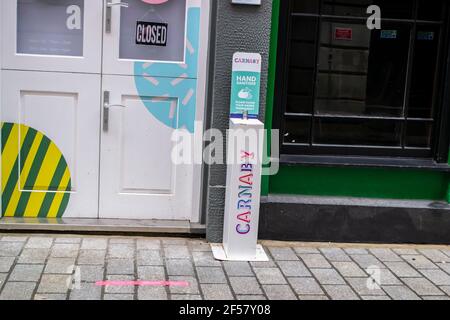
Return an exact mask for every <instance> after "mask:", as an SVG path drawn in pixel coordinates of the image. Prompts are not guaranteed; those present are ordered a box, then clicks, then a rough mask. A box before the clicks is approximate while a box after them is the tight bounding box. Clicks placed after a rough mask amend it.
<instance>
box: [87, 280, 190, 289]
mask: <svg viewBox="0 0 450 320" xmlns="http://www.w3.org/2000/svg"><path fill="white" fill-rule="evenodd" d="M95 285H96V286H97V287H106V286H108V287H183V288H186V287H189V282H187V281H97V282H96V283H95Z"/></svg>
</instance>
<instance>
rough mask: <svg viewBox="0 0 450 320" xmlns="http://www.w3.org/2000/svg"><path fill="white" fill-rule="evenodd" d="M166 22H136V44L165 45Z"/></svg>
mask: <svg viewBox="0 0 450 320" xmlns="http://www.w3.org/2000/svg"><path fill="white" fill-rule="evenodd" d="M167 34H168V24H167V23H159V22H144V21H138V22H137V23H136V44H138V45H147V46H160V47H165V46H167Z"/></svg>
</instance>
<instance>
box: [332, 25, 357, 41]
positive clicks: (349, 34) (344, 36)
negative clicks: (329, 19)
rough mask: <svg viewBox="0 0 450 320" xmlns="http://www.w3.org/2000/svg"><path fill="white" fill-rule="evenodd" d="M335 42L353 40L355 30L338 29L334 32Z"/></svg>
mask: <svg viewBox="0 0 450 320" xmlns="http://www.w3.org/2000/svg"><path fill="white" fill-rule="evenodd" d="M334 39H335V40H347V41H351V40H353V29H351V28H336V29H335V31H334Z"/></svg>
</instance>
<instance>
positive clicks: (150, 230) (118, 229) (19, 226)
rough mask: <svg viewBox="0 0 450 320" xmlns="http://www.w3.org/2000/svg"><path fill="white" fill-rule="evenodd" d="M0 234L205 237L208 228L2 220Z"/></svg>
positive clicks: (119, 221)
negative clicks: (35, 232) (44, 232)
mask: <svg viewBox="0 0 450 320" xmlns="http://www.w3.org/2000/svg"><path fill="white" fill-rule="evenodd" d="M0 231H50V232H82V233H135V234H191V235H203V234H205V233H206V226H204V225H201V224H195V223H191V222H189V221H169V220H124V219H71V218H64V219H44V218H1V219H0Z"/></svg>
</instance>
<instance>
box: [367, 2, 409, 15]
mask: <svg viewBox="0 0 450 320" xmlns="http://www.w3.org/2000/svg"><path fill="white" fill-rule="evenodd" d="M414 2H415V1H414V0H374V1H372V3H373V4H375V5H377V6H379V7H380V9H381V18H382V19H383V18H390V19H412V18H413V17H414Z"/></svg>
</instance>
